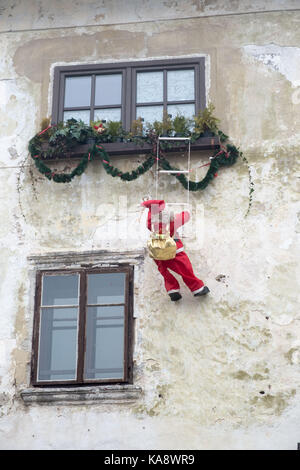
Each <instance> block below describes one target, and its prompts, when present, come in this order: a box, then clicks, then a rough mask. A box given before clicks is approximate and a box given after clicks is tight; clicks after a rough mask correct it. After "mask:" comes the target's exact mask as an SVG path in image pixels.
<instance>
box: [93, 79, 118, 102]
mask: <svg viewBox="0 0 300 470" xmlns="http://www.w3.org/2000/svg"><path fill="white" fill-rule="evenodd" d="M121 91H122V74H121V73H119V74H111V75H97V77H96V90H95V105H96V106H103V105H106V104H121Z"/></svg>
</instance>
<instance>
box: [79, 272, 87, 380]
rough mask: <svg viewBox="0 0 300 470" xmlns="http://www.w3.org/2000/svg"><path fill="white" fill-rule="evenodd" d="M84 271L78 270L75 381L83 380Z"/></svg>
mask: <svg viewBox="0 0 300 470" xmlns="http://www.w3.org/2000/svg"><path fill="white" fill-rule="evenodd" d="M86 288H87V286H86V273H85V271H81V272H80V289H79V327H78V345H77V382H79V383H82V382H83V372H84V355H85V322H86Z"/></svg>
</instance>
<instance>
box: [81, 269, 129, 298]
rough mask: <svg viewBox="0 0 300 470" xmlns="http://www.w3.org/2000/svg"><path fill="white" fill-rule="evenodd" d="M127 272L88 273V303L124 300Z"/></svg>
mask: <svg viewBox="0 0 300 470" xmlns="http://www.w3.org/2000/svg"><path fill="white" fill-rule="evenodd" d="M124 287H125V273H103V274H88V304H113V303H114V304H120V303H122V302H124V298H125V293H124V290H125V289H124Z"/></svg>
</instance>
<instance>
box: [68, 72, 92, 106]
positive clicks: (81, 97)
mask: <svg viewBox="0 0 300 470" xmlns="http://www.w3.org/2000/svg"><path fill="white" fill-rule="evenodd" d="M91 83H92V81H91V77H67V78H66V81H65V108H71V107H72V108H77V107H78V106H90V104H91Z"/></svg>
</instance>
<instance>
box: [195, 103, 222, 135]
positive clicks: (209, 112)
mask: <svg viewBox="0 0 300 470" xmlns="http://www.w3.org/2000/svg"><path fill="white" fill-rule="evenodd" d="M214 110H215V107H214V105H213V104H212V103H209V105H208V106H207V107H206V108H204V110H203V111H200V112H199V114H198V116H195V118H194V122H195V128H194V132H195V133H197V134H199V136H200V135H201V136H202V137H211V136H213V135H217V134H218V124H219V122H220V120H219V119H217V118H216V117H215V116H214V115H213V112H214Z"/></svg>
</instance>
